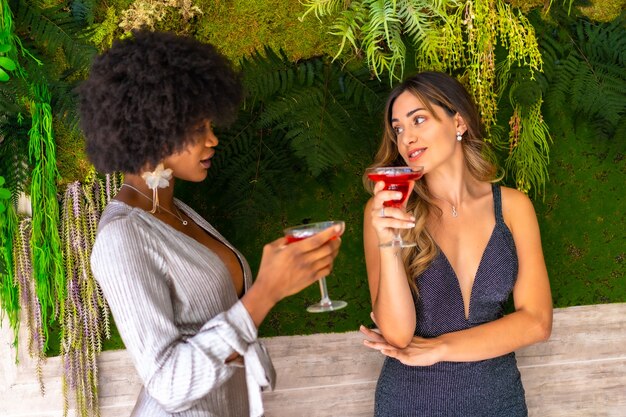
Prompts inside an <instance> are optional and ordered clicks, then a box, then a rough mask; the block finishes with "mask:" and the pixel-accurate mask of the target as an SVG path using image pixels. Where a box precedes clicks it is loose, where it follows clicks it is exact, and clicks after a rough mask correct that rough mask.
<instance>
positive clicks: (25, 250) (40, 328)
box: [13, 217, 46, 395]
mask: <svg viewBox="0 0 626 417" xmlns="http://www.w3.org/2000/svg"><path fill="white" fill-rule="evenodd" d="M32 230H33V226H32V221H31V219H30V218H29V217H26V218H23V219H22V220H21V221H20V224H19V228H18V233H16V234H15V237H14V239H13V257H14V259H15V280H16V282H17V284H18V287H19V298H20V301H21V307H22V308H23V309H24V310H25V316H26V325H27V326H28V330H29V334H30V338H29V339H28V353H29V355H30V356H31V357H32V358H35V361H36V367H35V373H36V375H37V379H38V381H39V389H40V391H41V395H43V394H44V393H45V389H44V385H43V378H42V374H43V364H44V362H45V360H46V354H45V351H44V345H45V336H44V329H45V326H44V321H43V317H44V315H43V314H42V311H43V310H42V308H41V303H40V302H39V298H38V297H37V293H36V283H35V281H34V279H33V278H34V273H33V265H32V258H33V257H32V251H31V247H30V240H31V235H32Z"/></svg>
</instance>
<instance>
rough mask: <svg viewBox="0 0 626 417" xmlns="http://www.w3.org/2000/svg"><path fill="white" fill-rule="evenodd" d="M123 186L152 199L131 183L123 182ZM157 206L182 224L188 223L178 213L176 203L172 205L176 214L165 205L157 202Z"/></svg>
mask: <svg viewBox="0 0 626 417" xmlns="http://www.w3.org/2000/svg"><path fill="white" fill-rule="evenodd" d="M124 186H126V187H128V188H130V189H133V190H135V191H137V192H138V193H139V194H141V195H142V196H144V197H146V198H147V199H148V200H150V202H153V200H152V199H151V198H150V197H149V196H147V195H146V194H144V193H142V192H141V191H139V190H138V189H136V188H135V187H133V186H132V185H130V184H126V183H124V184H122V187H124ZM157 207H159V208H160V209H161V210H163V211H165V212H166V213H169V214H171V215H172V216H174V217H176V218H177V219H178V220H180V222H181V223H182V224H183V226H187V224H189V222H188V221H187V220H185V219H183V216H181V215H180V212H179V211H178V208H177V207H176V205H174V210H176V214H174V213H172V212H171V211H169V210H168V209H166V208H165V207H162V206H161V205H160V204H157Z"/></svg>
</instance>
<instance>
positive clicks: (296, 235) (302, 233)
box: [285, 221, 348, 313]
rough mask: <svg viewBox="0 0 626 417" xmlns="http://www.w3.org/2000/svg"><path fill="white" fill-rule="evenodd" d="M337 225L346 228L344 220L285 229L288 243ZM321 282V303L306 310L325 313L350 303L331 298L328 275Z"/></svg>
mask: <svg viewBox="0 0 626 417" xmlns="http://www.w3.org/2000/svg"><path fill="white" fill-rule="evenodd" d="M335 225H341V229H342V230H343V229H344V228H345V223H344V222H343V221H326V222H317V223H308V224H301V225H298V226H293V227H289V228H287V229H285V237H286V238H287V243H288V244H289V243H293V242H297V241H299V240H303V239H306V238H308V237H311V236H313V235H315V234H317V233H319V232H321V231H322V230H325V229H328V228H329V227H332V226H335ZM335 238H336V237H335ZM335 238H333V239H335ZM319 283H320V292H321V294H322V299H321V300H320V302H319V303H315V304H313V305H310V306H309V307H307V309H306V310H307V311H308V312H309V313H323V312H325V311H335V310H339V309H340V308H344V307H345V306H347V305H348V303H346V302H345V301H341V300H331V299H330V297H329V296H328V288H327V287H326V277H322V278H320V280H319Z"/></svg>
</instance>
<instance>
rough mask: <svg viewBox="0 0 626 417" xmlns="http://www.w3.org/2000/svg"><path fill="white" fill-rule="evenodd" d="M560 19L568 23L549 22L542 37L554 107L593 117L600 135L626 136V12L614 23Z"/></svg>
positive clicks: (572, 115)
mask: <svg viewBox="0 0 626 417" xmlns="http://www.w3.org/2000/svg"><path fill="white" fill-rule="evenodd" d="M555 17H556V18H557V19H559V20H560V21H561V22H562V23H561V24H559V25H558V27H557V26H552V25H546V26H547V27H545V29H544V30H543V31H542V32H543V33H544V34H543V35H542V36H541V38H540V41H541V48H542V53H543V55H544V57H545V58H544V61H545V75H544V76H543V78H542V82H543V85H544V88H545V90H546V104H547V109H548V111H550V112H551V113H552V114H563V115H564V116H565V117H567V118H568V119H569V120H572V122H573V121H575V120H577V119H580V118H584V119H588V120H590V121H592V123H593V125H594V126H595V128H596V132H597V135H598V136H600V137H606V138H612V137H625V136H626V73H625V72H624V68H625V67H626V26H625V23H626V14H622V15H621V16H620V17H618V18H617V19H615V20H614V21H613V22H609V23H593V22H590V21H588V20H586V19H583V18H569V17H567V16H564V15H562V14H561V15H558V14H557V15H555ZM563 103H567V112H564V111H563V110H564V109H563Z"/></svg>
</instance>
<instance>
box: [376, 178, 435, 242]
mask: <svg viewBox="0 0 626 417" xmlns="http://www.w3.org/2000/svg"><path fill="white" fill-rule="evenodd" d="M423 170H424V167H415V168H411V167H406V166H404V167H377V168H368V169H367V170H366V171H365V172H366V174H367V177H368V178H369V179H370V180H372V181H374V182H378V181H384V182H385V190H391V191H400V192H401V193H402V197H401V198H400V199H398V200H387V201H385V202H384V203H383V207H396V208H401V207H402V204H404V201H405V200H406V199H407V197H408V195H409V183H410V181H416V180H418V179H420V178H421V177H422V174H423V172H422V171H423ZM380 246H381V247H390V246H393V247H399V248H410V247H413V246H415V243H414V242H406V241H405V240H403V239H402V236H401V235H400V230H398V229H394V237H393V239H392V240H391V242H387V243H383V244H382V245H380Z"/></svg>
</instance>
